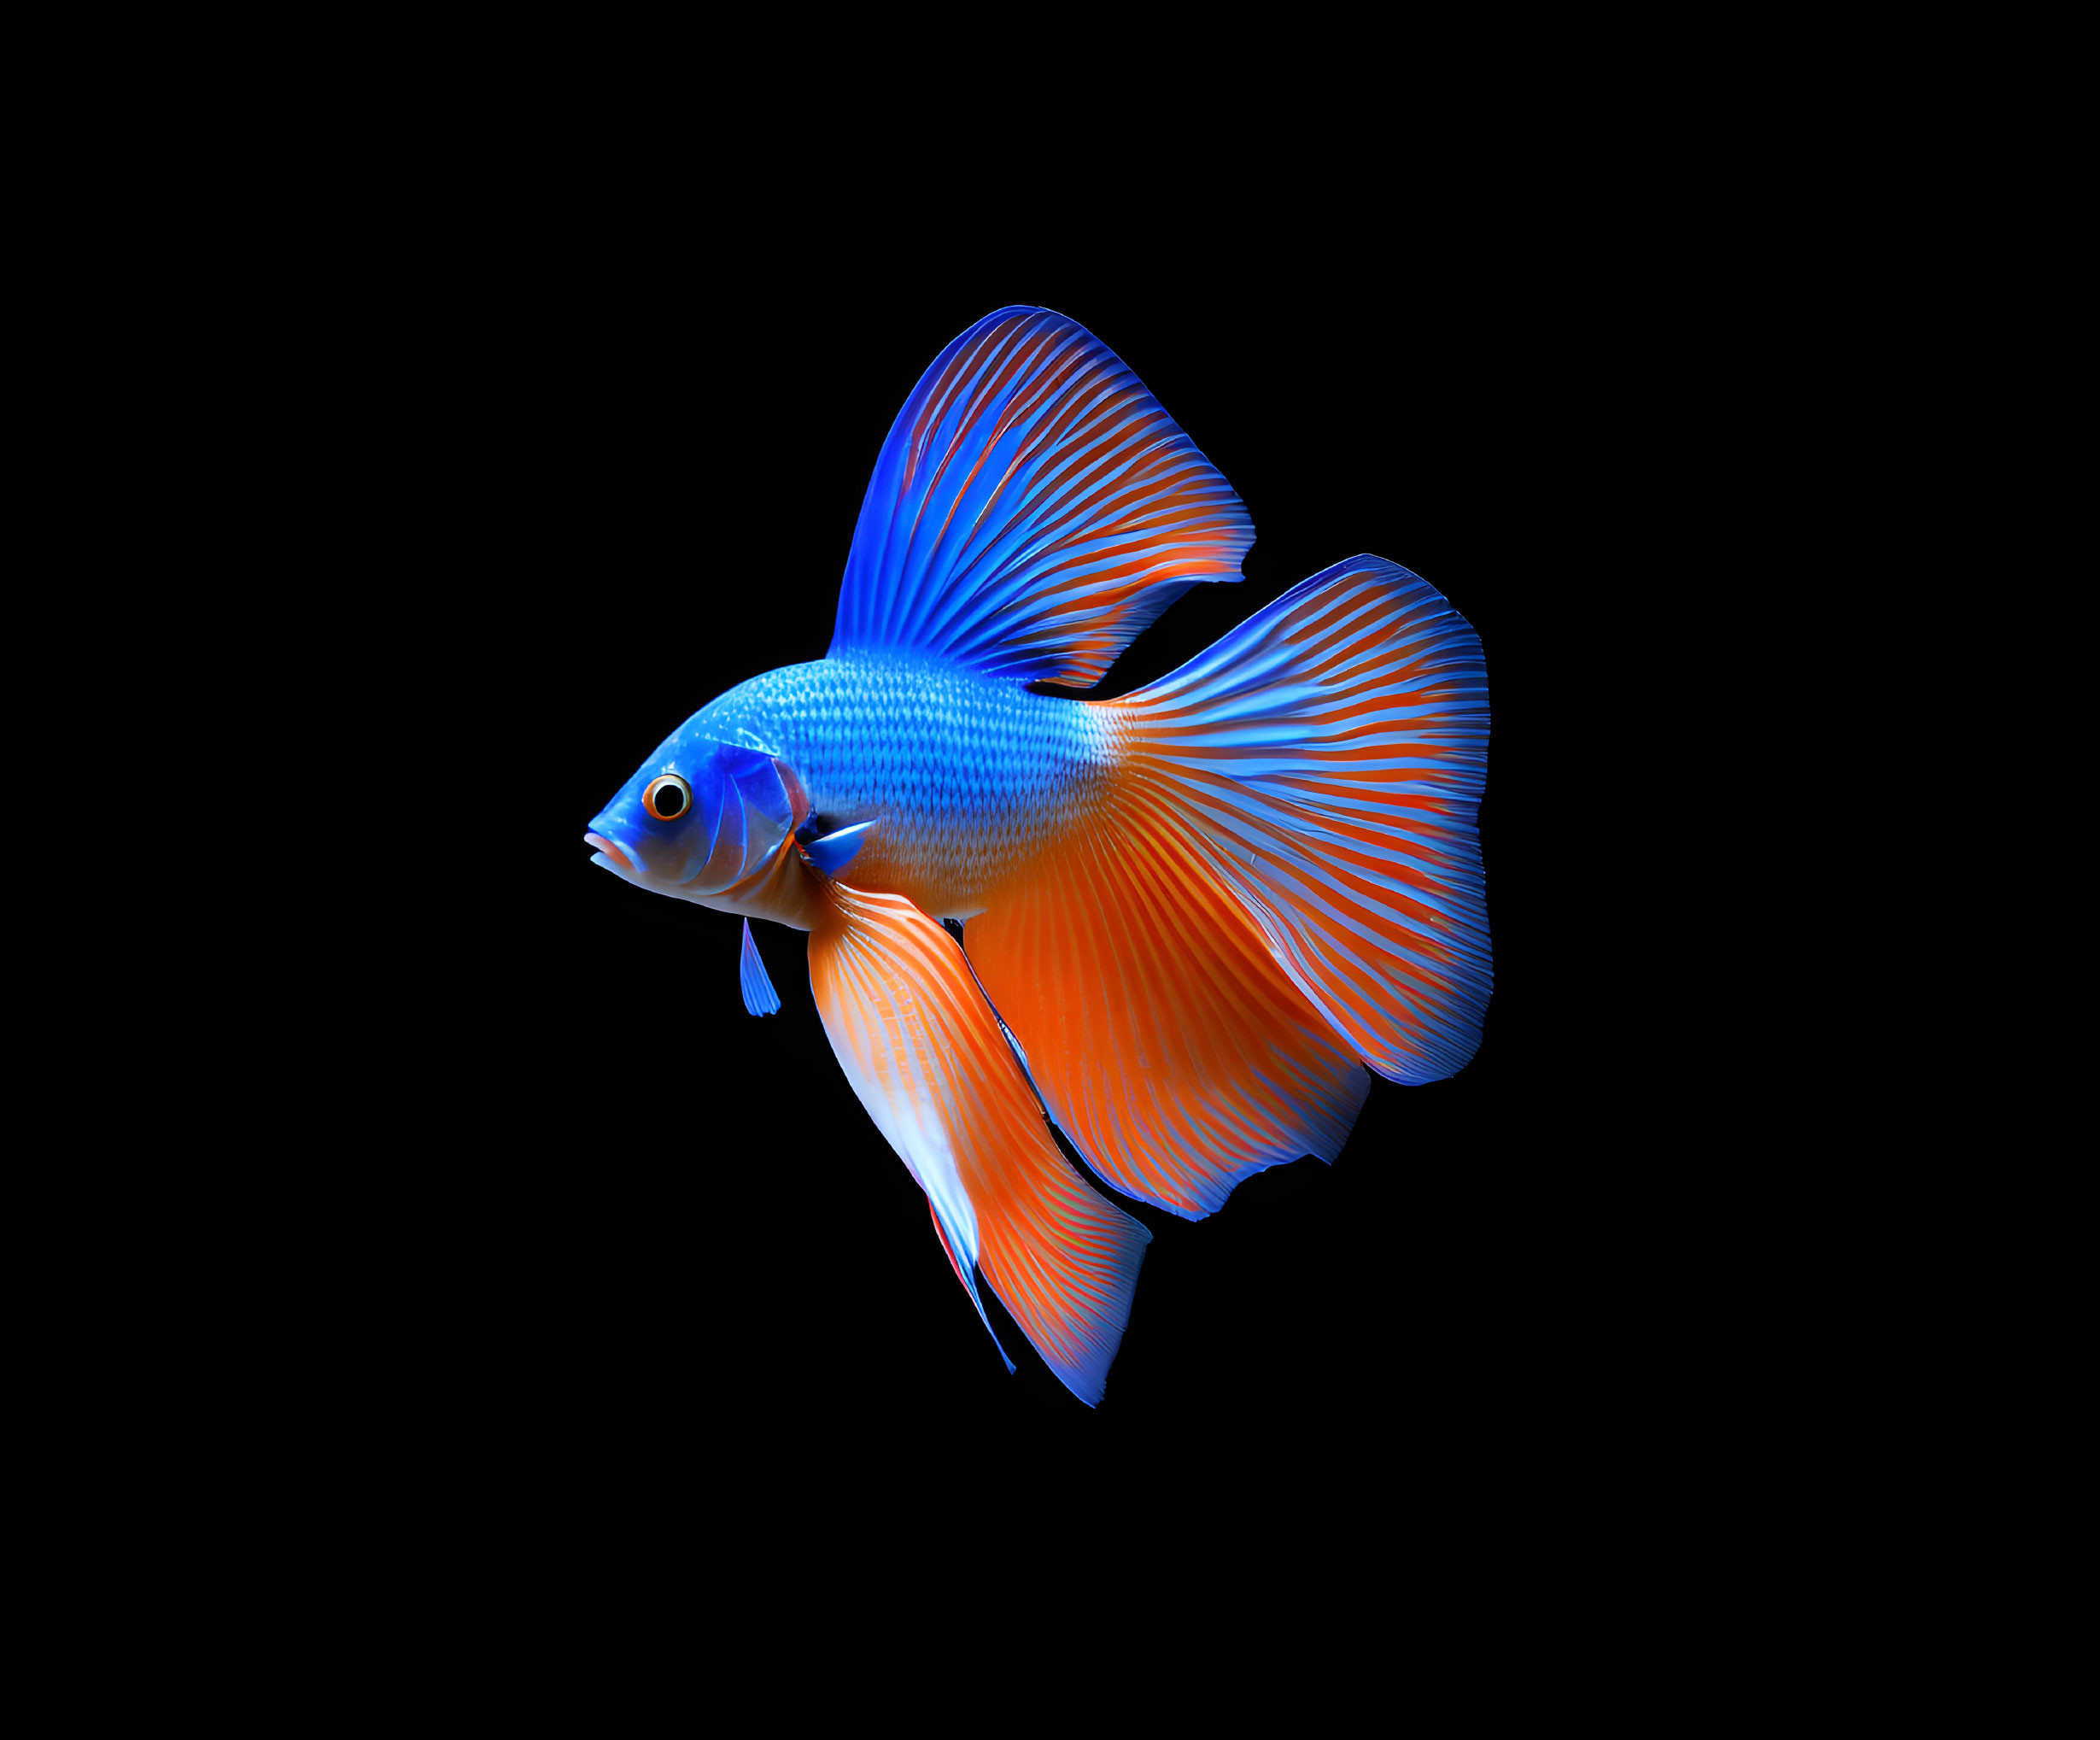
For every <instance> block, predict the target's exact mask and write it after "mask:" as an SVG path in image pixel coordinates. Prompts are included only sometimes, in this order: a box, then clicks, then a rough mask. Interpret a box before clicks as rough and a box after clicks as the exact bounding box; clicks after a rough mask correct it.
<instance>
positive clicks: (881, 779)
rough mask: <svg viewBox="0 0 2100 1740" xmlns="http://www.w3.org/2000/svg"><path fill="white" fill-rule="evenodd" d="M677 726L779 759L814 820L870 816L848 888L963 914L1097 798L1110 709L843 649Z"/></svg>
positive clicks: (1107, 766)
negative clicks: (872, 824)
mask: <svg viewBox="0 0 2100 1740" xmlns="http://www.w3.org/2000/svg"><path fill="white" fill-rule="evenodd" d="M687 730H688V731H690V732H693V733H696V734H699V735H713V736H720V737H723V738H728V739H733V740H734V741H745V742H750V743H752V745H753V747H764V748H765V749H766V750H767V751H768V752H769V753H772V754H775V755H778V756H780V757H781V759H784V760H786V761H787V763H788V765H790V766H792V767H793V769H794V770H795V771H796V773H797V774H798V776H800V778H801V780H802V782H803V785H804V788H805V789H806V790H807V791H808V793H809V794H810V802H811V803H812V804H813V805H814V806H815V810H816V821H815V826H816V829H817V830H818V831H820V832H824V833H828V832H831V831H833V830H834V829H839V828H845V827H851V825H853V824H854V823H857V822H866V821H870V820H875V819H878V818H879V819H880V822H881V825H880V827H877V828H874V829H870V830H869V836H868V843H867V844H866V845H865V846H863V847H862V848H861V851H860V853H859V855H858V856H857V857H856V858H854V860H853V861H852V864H851V867H850V868H849V870H847V871H846V872H845V874H846V876H847V878H848V880H850V881H851V882H852V883H853V885H854V886H855V887H857V888H869V889H877V890H881V891H883V892H886V893H903V894H906V895H909V896H910V898H911V899H913V900H914V901H915V902H916V903H917V904H918V905H919V906H920V907H921V909H922V910H923V911H927V912H928V913H931V914H932V915H933V917H968V916H969V915H971V914H972V913H974V912H977V911H981V910H983V907H984V905H985V904H986V901H987V900H988V899H990V898H991V897H992V895H993V894H994V893H996V891H997V889H998V888H999V887H1000V885H1001V884H1002V883H1003V882H1005V881H1006V880H1007V879H1008V878H1009V876H1012V875H1013V874H1014V873H1015V871H1016V870H1019V869H1020V868H1021V867H1023V866H1025V865H1027V864H1032V863H1033V862H1035V861H1036V860H1037V859H1038V858H1039V857H1040V855H1041V853H1042V852H1044V849H1045V848H1046V847H1049V846H1050V844H1051V843H1052V842H1053V841H1056V840H1058V839H1060V838H1062V837H1066V836H1067V835H1069V833H1070V832H1071V830H1072V829H1073V828H1075V827H1077V826H1080V825H1082V824H1084V823H1085V822H1086V821H1087V820H1088V819H1089V818H1090V817H1094V816H1097V815H1098V814H1099V813H1101V811H1102V810H1103V806H1105V804H1106V803H1107V802H1108V798H1109V790H1108V786H1109V780H1110V776H1111V770H1112V767H1113V765H1114V759H1115V749H1116V744H1117V741H1118V735H1119V732H1120V722H1119V721H1117V720H1115V719H1114V718H1106V717H1104V716H1103V714H1102V713H1101V712H1099V710H1097V709H1096V708H1094V707H1091V706H1087V705H1086V704H1085V703H1084V702H1079V701H1071V700H1061V699H1058V698H1056V697H1055V696H1050V695H1040V694H1030V693H1028V691H1027V690H1026V689H1025V688H1021V687H1020V686H1019V685H1018V684H1016V683H1010V682H1000V681H997V680H996V679H986V678H984V677H978V676H976V675H974V674H973V673H972V672H969V671H961V670H958V669H956V667H955V666H953V665H941V664H936V663H933V662H931V661H917V660H912V659H894V658H887V659H886V658H878V657H872V656H849V657H845V658H831V659H818V660H817V661H816V662H815V663H813V664H809V665H784V666H782V667H781V669H780V670H778V671H768V672H767V673H766V674H765V675H764V676H763V677H754V678H752V681H750V682H749V683H743V684H741V685H740V686H739V687H738V688H733V689H731V690H730V691H729V692H728V694H725V695H723V696H722V698H721V699H720V700H717V701H715V702H714V703H713V704H712V705H711V706H707V707H705V708H704V709H703V710H702V711H701V712H699V714H698V715H697V716H695V718H693V720H692V721H691V723H690V724H688V726H687Z"/></svg>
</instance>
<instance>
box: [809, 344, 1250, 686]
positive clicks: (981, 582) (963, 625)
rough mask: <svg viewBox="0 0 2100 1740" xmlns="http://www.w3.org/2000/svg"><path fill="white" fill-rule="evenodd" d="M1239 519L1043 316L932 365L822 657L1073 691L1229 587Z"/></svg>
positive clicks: (1135, 391) (1151, 415)
mask: <svg viewBox="0 0 2100 1740" xmlns="http://www.w3.org/2000/svg"><path fill="white" fill-rule="evenodd" d="M1253 542H1254V525H1253V522H1252V521H1251V520H1250V519H1249V518H1248V514H1247V510H1246V508H1245V507H1243V505H1242V504H1241V502H1240V500H1239V498H1238V497H1237V495H1234V494H1233V493H1232V489H1231V486H1230V485H1229V484H1227V483H1226V482H1225V479H1224V478H1223V477H1221V476H1220V475H1219V473H1218V471H1217V469H1216V467H1214V466H1212V465H1211V463H1210V462H1209V460H1206V459H1205V458H1204V457H1203V455H1202V454H1201V453H1199V452H1197V451H1196V445H1195V443H1194V442H1191V441H1190V439H1189V437H1188V436H1186V435H1185V434H1184V433H1183V432H1182V431H1181V430H1180V429H1179V427H1178V426H1176V425H1175V424H1174V423H1173V420H1172V419H1170V418H1169V417H1168V416H1167V413H1166V412H1165V411H1164V410H1162V409H1161V407H1160V404H1159V401H1157V400H1155V398H1153V396H1152V395H1151V394H1150V393H1149V392H1147V391H1146V390H1145V388H1144V384H1143V383H1142V382H1140V381H1139V380H1138V378H1137V376H1136V375H1134V374H1132V372H1131V371H1130V370H1129V368H1128V367H1127V366H1126V365H1125V364H1124V363H1123V361H1122V360H1121V359H1120V358H1119V357H1117V356H1116V355H1115V354H1114V352H1113V351H1111V350H1109V349H1108V347H1107V346H1106V345H1105V344H1103V343H1102V342H1101V341H1100V340H1099V339H1098V338H1097V337H1094V335H1093V334H1092V333H1091V332H1089V331H1087V330H1086V329H1085V327H1084V326H1081V325H1079V323H1078V322H1077V321H1075V320H1073V319H1068V318H1067V317H1066V316H1064V315H1062V314H1059V313H1053V312H1051V311H1050V309H1047V308H1001V309H999V310H997V312H996V313H991V314H987V315H986V317H985V318H984V319H981V320H980V321H979V322H978V323H977V324H976V325H974V326H972V327H971V328H970V329H969V330H968V331H967V332H964V333H963V334H962V336H961V337H958V338H956V340H955V342H954V343H951V344H950V345H949V346H948V348H947V349H945V350H944V351H942V352H941V354H940V355H939V357H937V358H936V359H935V360H934V362H933V366H932V367H930V368H929V369H927V372H926V374H925V375H924V377H923V378H921V380H920V382H919V384H918V385H917V387H915V389H914V390H913V391H912V394H911V396H910V398H908V399H907V400H906V401H904V409H903V410H901V411H900V412H898V416H897V421H896V423H895V424H894V425H892V428H891V430H890V433H889V436H888V439H887V440H886V441H885V442H884V443H883V447H882V451H881V453H880V455H879V456H878V458H877V460H876V461H875V474H874V476H873V477H872V478H871V479H870V480H869V486H868V495H867V497H866V500H865V501H863V504H862V507H861V515H860V520H859V523H858V524H857V527H856V529H855V530H854V534H853V547H852V550H851V554H850V555H849V556H848V558H847V560H846V572H845V584H844V586H843V587H842V588H841V589H840V594H839V615H838V624H837V627H836V630H835V631H834V635H833V638H832V644H831V651H830V655H829V656H831V657H833V658H839V657H841V656H844V655H847V654H851V653H883V652H907V653H913V652H915V653H921V654H926V655H929V656H933V657H937V658H942V659H949V660H951V661H952V662H954V663H956V664H959V665H965V666H967V667H968V668H969V669H971V670H974V671H978V672H980V674H982V675H985V676H992V677H1009V678H1011V679H1012V680H1014V681H1015V682H1017V683H1027V682H1047V683H1061V684H1064V685H1066V686H1068V687H1072V688H1088V687H1091V685H1092V684H1093V683H1097V682H1098V681H1099V680H1100V678H1101V677H1102V676H1103V673H1104V672H1106V671H1107V670H1108V666H1109V665H1111V664H1112V663H1114V659H1115V658H1116V656H1117V655H1118V654H1119V653H1121V652H1122V650H1123V649H1124V648H1125V647H1127V646H1128V645H1129V644H1130V643H1131V642H1132V641H1133V640H1135V639H1136V638H1137V636H1138V635H1139V634H1141V633H1142V632H1143V631H1144V629H1145V628H1146V626H1147V625H1148V624H1150V623H1152V622H1153V621H1154V620H1155V619H1156V618H1157V617H1158V616H1159V614H1160V612H1161V611H1163V610H1164V609H1166V608H1167V606H1168V605H1169V604H1171V603H1173V601H1174V600H1175V599H1177V598H1179V596H1180V595H1182V594H1183V593H1184V592H1185V591H1187V590H1188V589H1189V588H1190V586H1193V585H1196V584H1198V583H1202V582H1204V581H1234V580H1237V579H1239V578H1240V577H1241V575H1240V563H1241V561H1242V559H1243V558H1244V557H1245V555H1246V554H1247V551H1248V549H1249V547H1250V546H1251V545H1252V544H1253Z"/></svg>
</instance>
